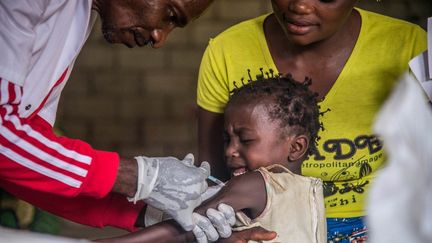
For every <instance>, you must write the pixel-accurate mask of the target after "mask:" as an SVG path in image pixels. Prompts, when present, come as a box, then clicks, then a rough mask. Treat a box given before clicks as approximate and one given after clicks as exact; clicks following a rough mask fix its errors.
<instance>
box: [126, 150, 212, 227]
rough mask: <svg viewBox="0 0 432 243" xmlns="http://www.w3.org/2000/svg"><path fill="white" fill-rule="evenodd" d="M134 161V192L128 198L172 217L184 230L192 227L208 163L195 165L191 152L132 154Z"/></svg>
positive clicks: (204, 189)
mask: <svg viewBox="0 0 432 243" xmlns="http://www.w3.org/2000/svg"><path fill="white" fill-rule="evenodd" d="M135 159H136V160H137V164H138V185H137V192H136V194H135V196H134V197H133V198H129V201H133V202H136V201H138V200H144V201H145V202H146V203H147V204H149V205H151V206H153V207H155V208H157V209H160V210H162V211H164V212H165V213H167V214H168V215H170V216H171V217H172V218H173V219H174V220H176V221H177V222H178V223H179V224H180V225H181V226H182V227H183V229H184V230H186V231H191V230H192V229H193V228H194V226H195V225H194V223H193V220H192V212H193V210H194V209H195V208H196V207H197V206H198V205H200V204H201V202H202V201H203V199H202V194H203V193H204V192H205V191H206V190H207V182H206V178H207V177H208V176H209V175H210V165H209V164H208V163H207V162H203V163H202V164H201V166H200V167H199V168H198V167H195V166H194V165H193V163H194V157H193V155H192V154H188V155H186V157H185V158H184V159H183V160H179V159H177V158H174V157H153V158H152V157H145V156H140V157H135Z"/></svg>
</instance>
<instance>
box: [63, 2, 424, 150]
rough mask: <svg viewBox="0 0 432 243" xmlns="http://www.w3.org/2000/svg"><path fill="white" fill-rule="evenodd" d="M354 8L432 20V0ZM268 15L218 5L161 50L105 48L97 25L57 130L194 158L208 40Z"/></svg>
mask: <svg viewBox="0 0 432 243" xmlns="http://www.w3.org/2000/svg"><path fill="white" fill-rule="evenodd" d="M359 5H360V6H362V7H364V8H367V9H371V10H373V11H376V12H382V13H386V14H388V15H391V16H394V17H399V18H403V19H407V20H409V21H412V22H415V23H421V24H422V25H423V26H425V23H426V22H425V21H426V16H432V1H431V0H415V1H413V0H381V2H375V1H373V0H362V1H360V3H359ZM270 9H271V8H270V4H269V1H262V0H235V1H234V0H215V3H214V4H213V6H212V7H211V8H210V9H208V11H207V12H206V13H205V14H204V15H203V16H202V17H201V18H200V19H198V20H196V21H195V22H193V23H192V24H191V25H190V26H188V27H186V28H185V29H178V30H175V31H174V32H173V33H172V34H171V36H170V39H169V40H168V43H167V44H166V46H164V47H163V48H162V49H158V50H154V49H151V48H139V49H128V48H126V47H124V46H120V45H109V44H107V43H106V42H105V40H103V38H102V37H101V34H100V23H97V25H96V26H95V28H94V30H93V33H92V35H91V37H90V39H89V40H88V42H87V43H86V45H85V47H84V49H83V51H82V52H81V54H80V56H79V58H78V60H77V62H76V65H75V68H74V72H73V74H72V76H71V80H70V81H69V83H68V84H67V86H66V88H65V90H64V92H63V97H62V100H61V104H60V106H59V113H58V124H59V126H60V127H61V128H62V129H63V130H64V131H65V132H66V134H68V135H69V136H71V137H74V138H79V139H83V140H85V141H88V142H89V143H90V144H92V145H93V147H94V148H97V149H104V150H111V151H118V152H120V154H122V155H124V156H134V155H148V156H161V155H174V156H184V155H185V154H186V153H187V152H196V114H195V111H196V108H195V87H196V77H197V71H198V68H199V63H200V59H201V55H202V53H203V52H204V49H205V46H206V43H207V41H208V39H209V37H212V36H215V35H217V33H219V32H221V31H222V30H223V29H225V28H227V27H228V26H231V25H233V24H235V23H237V22H239V21H241V20H244V19H248V18H251V17H254V16H258V15H260V14H262V13H266V12H269V11H270Z"/></svg>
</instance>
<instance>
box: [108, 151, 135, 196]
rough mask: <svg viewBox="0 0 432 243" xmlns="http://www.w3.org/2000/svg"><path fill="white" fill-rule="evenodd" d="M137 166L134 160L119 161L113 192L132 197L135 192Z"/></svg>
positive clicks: (122, 159)
mask: <svg viewBox="0 0 432 243" xmlns="http://www.w3.org/2000/svg"><path fill="white" fill-rule="evenodd" d="M137 178H138V165H137V163H136V161H135V160H134V159H124V158H121V159H120V164H119V168H118V171H117V178H116V180H115V182H114V186H113V188H112V191H113V192H116V193H120V194H123V195H126V196H128V197H133V196H134V195H135V192H136V190H137Z"/></svg>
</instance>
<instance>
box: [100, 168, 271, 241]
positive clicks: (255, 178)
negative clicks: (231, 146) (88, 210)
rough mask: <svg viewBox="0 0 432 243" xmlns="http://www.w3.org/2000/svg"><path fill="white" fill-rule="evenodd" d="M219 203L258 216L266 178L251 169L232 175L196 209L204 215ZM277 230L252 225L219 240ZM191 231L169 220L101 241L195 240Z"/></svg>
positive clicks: (264, 235) (267, 236)
mask: <svg viewBox="0 0 432 243" xmlns="http://www.w3.org/2000/svg"><path fill="white" fill-rule="evenodd" d="M220 203H226V204H228V205H230V206H231V207H233V208H234V210H235V211H240V210H242V211H243V212H244V213H246V215H248V216H249V217H250V218H255V217H257V216H259V215H260V213H261V212H262V211H263V210H264V209H265V206H266V203H267V197H266V189H265V183H264V179H263V178H262V176H261V174H260V173H259V172H255V171H253V172H248V173H245V174H243V175H241V176H237V177H234V178H232V179H231V180H230V181H229V182H228V183H227V184H226V186H225V187H223V188H222V189H221V190H220V191H219V192H218V193H217V194H216V195H215V196H214V197H212V198H210V199H209V200H207V201H205V202H204V203H203V204H201V206H199V207H198V208H197V209H196V210H195V211H196V212H197V213H200V214H202V215H205V212H206V211H207V209H209V208H216V207H217V206H218V205H219V204H220ZM274 237H276V233H275V232H269V231H267V230H265V229H263V228H253V229H250V230H245V231H241V232H235V233H233V234H232V236H231V237H230V238H228V239H221V240H219V242H247V240H271V239H273V238H274ZM194 239H195V238H194V236H193V234H192V232H185V231H184V230H183V229H182V228H181V227H180V226H179V225H178V224H177V223H176V222H175V221H173V220H168V221H164V222H161V223H158V224H156V225H153V226H150V227H147V228H145V229H143V230H141V231H138V232H135V233H131V234H128V235H125V236H120V237H116V238H110V239H102V240H99V241H101V242H141V243H147V242H193V241H194Z"/></svg>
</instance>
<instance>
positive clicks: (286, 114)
mask: <svg viewBox="0 0 432 243" xmlns="http://www.w3.org/2000/svg"><path fill="white" fill-rule="evenodd" d="M309 84H310V80H308V79H307V80H305V82H304V83H298V82H296V81H295V80H293V79H292V78H291V77H289V76H287V77H270V78H267V79H264V78H259V79H258V80H257V81H253V82H249V83H247V84H245V85H244V86H242V87H241V88H238V89H234V90H233V92H232V93H233V94H232V96H231V98H230V101H229V102H228V105H227V107H226V109H225V124H224V127H225V132H224V137H225V157H226V162H227V166H228V168H229V169H230V171H231V174H232V176H233V177H232V179H231V180H230V181H229V182H228V183H227V185H226V186H225V187H223V188H222V189H221V191H220V192H219V193H218V194H217V195H216V196H215V197H213V198H212V199H211V200H209V201H206V202H205V203H204V204H203V205H201V206H200V207H199V208H198V212H201V213H204V212H205V210H206V209H207V208H216V207H217V206H218V205H219V204H220V203H225V204H228V205H230V206H232V207H233V209H234V210H235V211H239V213H237V219H238V222H237V224H236V227H235V228H234V230H235V231H236V230H243V229H246V228H250V227H255V226H262V227H264V228H266V229H269V230H273V231H276V232H277V233H278V236H277V237H276V238H275V239H274V240H275V241H277V242H296V243H297V242H300V243H301V242H305V243H306V242H307V243H313V242H325V241H326V226H325V213H324V199H323V192H322V183H321V180H320V179H316V178H311V177H303V176H300V175H299V174H300V168H301V164H302V162H303V160H304V159H305V158H306V157H307V156H308V155H309V154H310V153H312V151H314V150H315V149H316V147H315V143H316V140H317V133H318V130H319V129H320V124H319V122H318V116H319V110H318V106H317V101H316V95H315V93H313V92H311V91H310V90H309V89H308V86H309ZM168 229H169V230H168ZM145 230H147V232H148V231H149V230H152V231H153V232H157V231H160V232H165V236H164V237H181V236H179V235H178V232H175V231H176V229H175V228H174V227H173V226H172V225H171V226H169V225H168V223H167V222H164V223H163V225H157V226H154V227H150V228H148V229H145ZM173 232H174V233H173ZM234 234H235V233H234ZM163 235H164V234H162V233H161V234H159V235H158V236H157V237H162V236H163ZM167 235H170V236H167ZM144 236H146V235H145V234H142V233H138V234H136V235H135V237H138V238H140V241H141V242H145V240H147V239H148V238H145V239H144ZM128 237H129V238H128V240H132V239H135V238H134V237H131V236H130V235H129V236H128ZM157 237H154V238H153V240H156V239H157V240H158V241H159V242H160V241H161V239H160V238H157ZM164 239H165V238H164ZM189 240H190V238H189ZM180 241H188V240H187V239H186V238H182V239H181V240H180ZM149 242H150V241H149Z"/></svg>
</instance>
